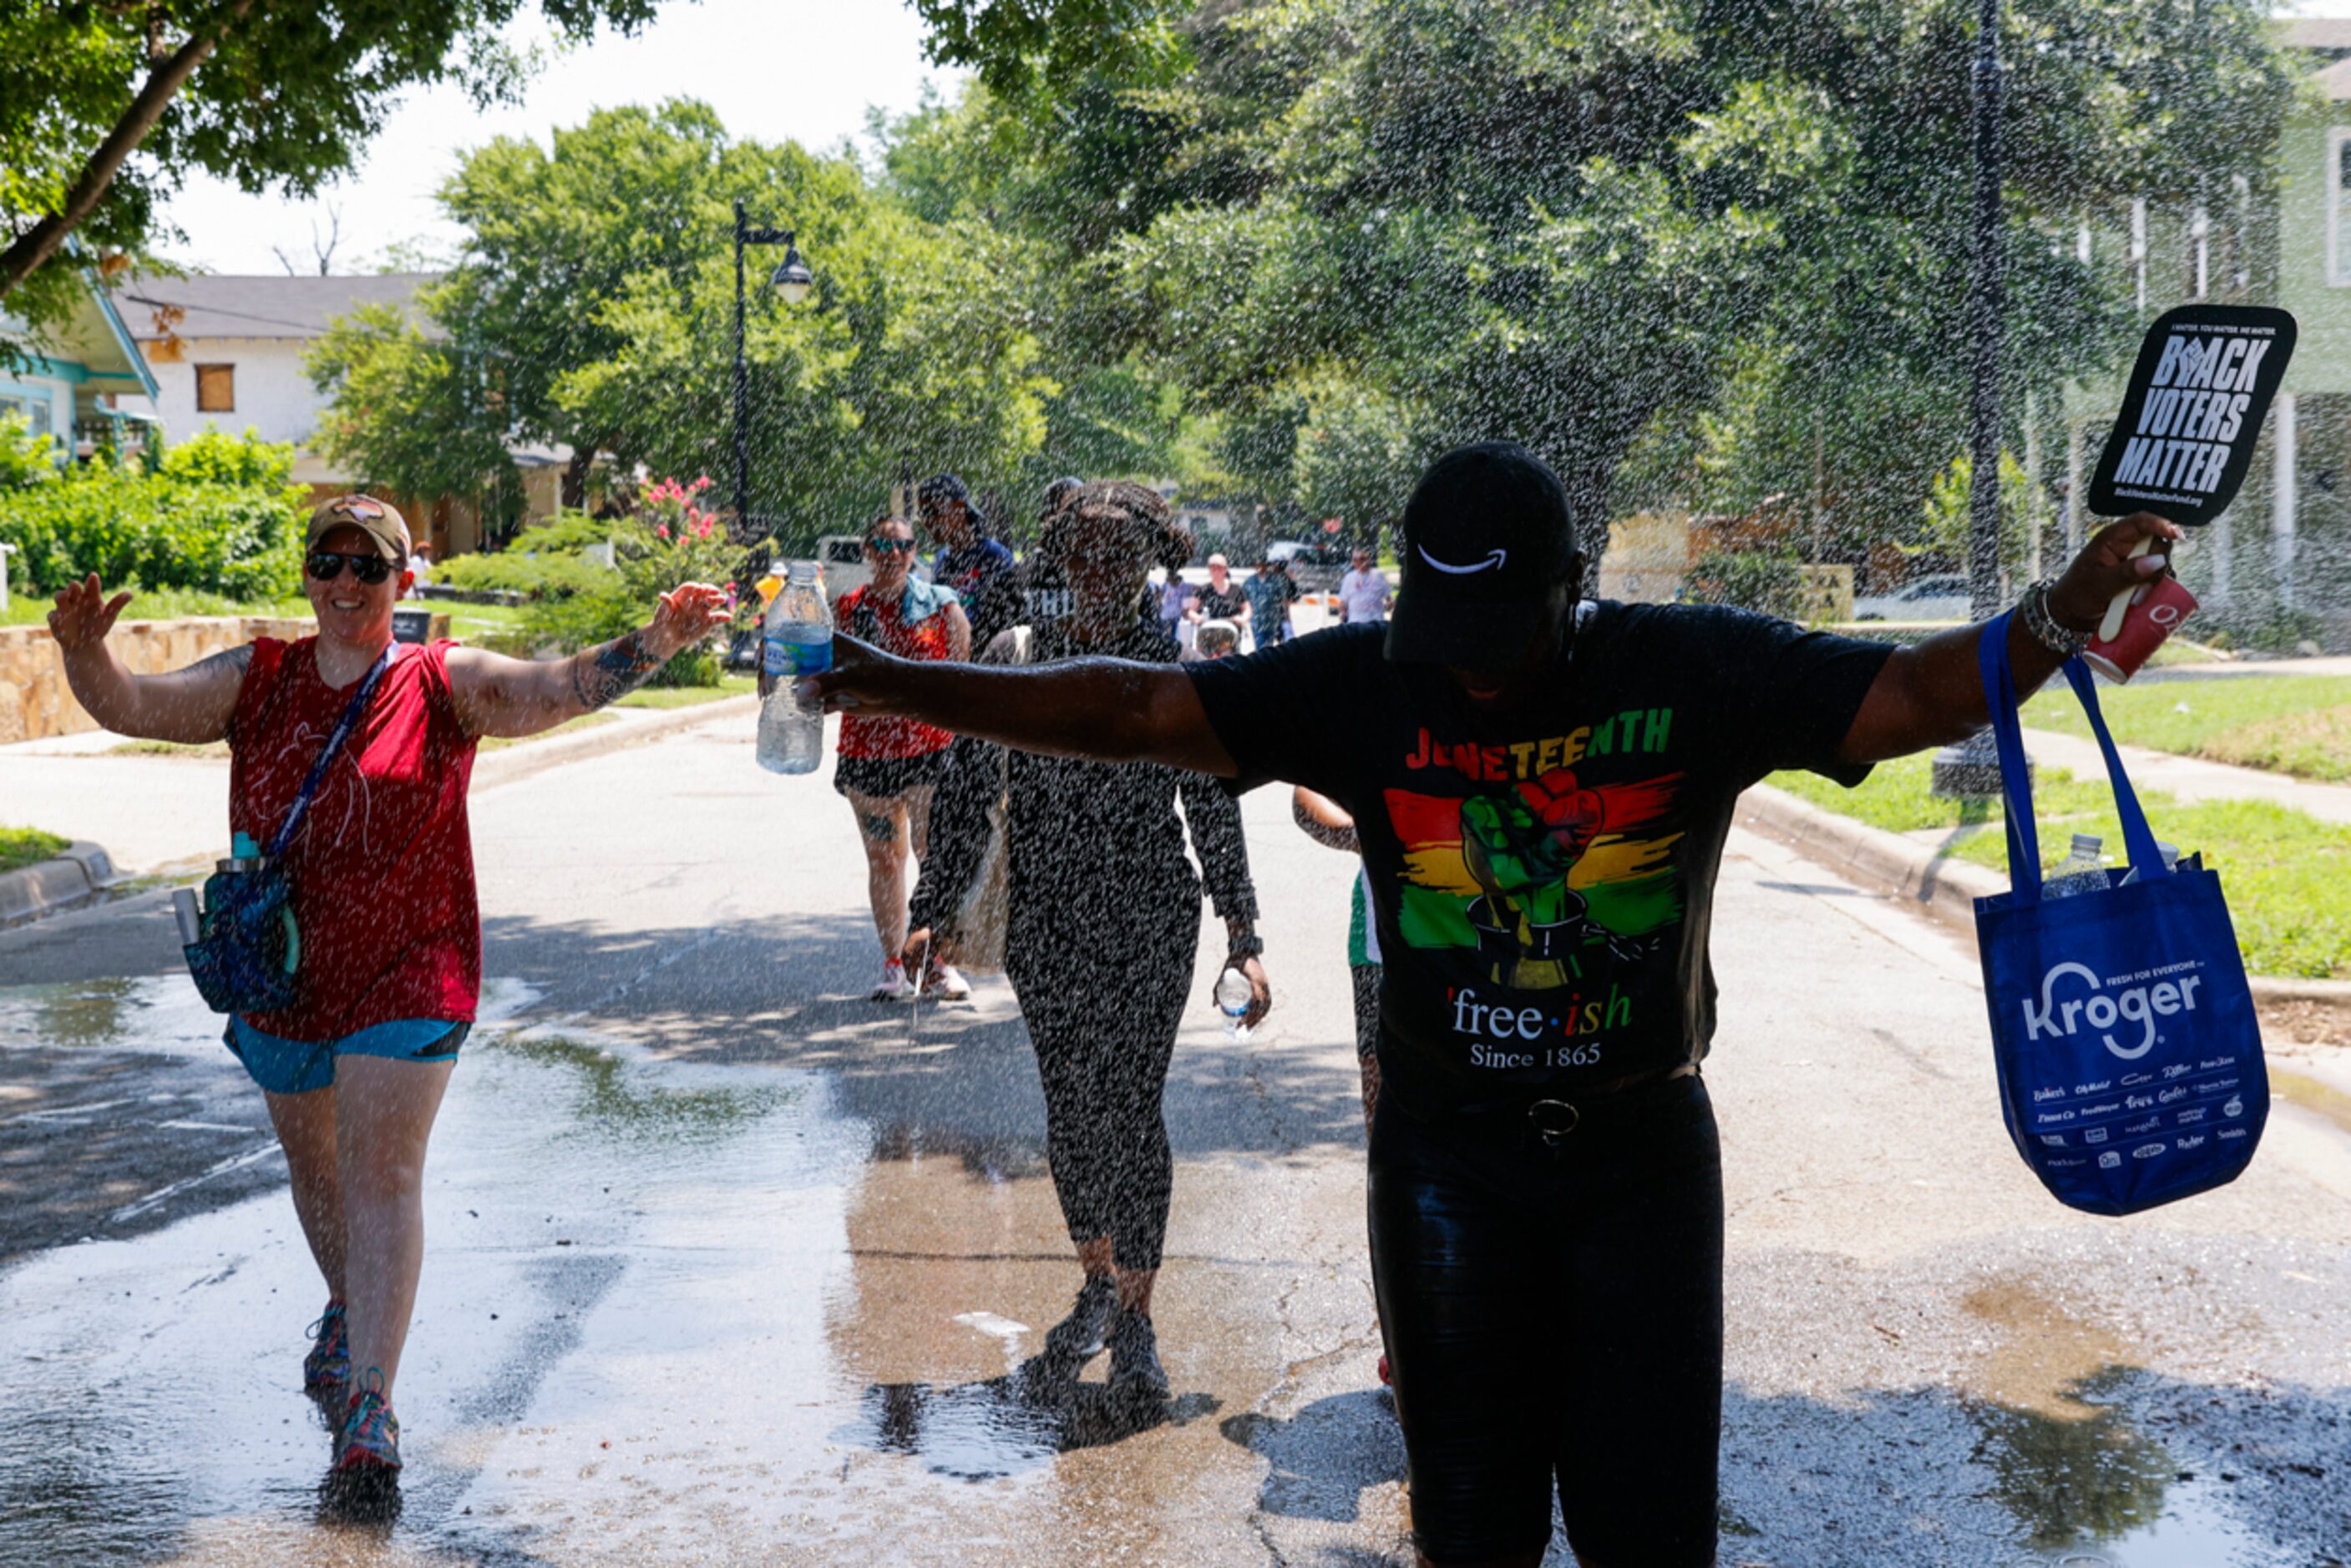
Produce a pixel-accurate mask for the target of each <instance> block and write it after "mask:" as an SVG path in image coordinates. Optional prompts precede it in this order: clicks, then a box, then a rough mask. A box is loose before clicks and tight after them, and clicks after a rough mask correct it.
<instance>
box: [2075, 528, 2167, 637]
mask: <svg viewBox="0 0 2351 1568" xmlns="http://www.w3.org/2000/svg"><path fill="white" fill-rule="evenodd" d="M2182 536H2183V533H2182V530H2181V528H2180V526H2179V524H2177V523H2174V522H2171V521H2170V520H2168V518H2163V517H2158V516H2157V515H2156V514H2154V513H2152V512H2140V513H2136V514H2133V515H2131V516H2128V517H2126V518H2124V519H2123V520H2122V521H2121V522H2119V523H2109V524H2106V525H2105V527H2104V528H2101V529H2099V530H2098V531H2097V533H2096V534H2095V535H2092V536H2091V538H2090V542H2089V543H2088V544H2086V545H2083V546H2082V553H2081V554H2080V555H2078V556H2074V559H2073V563H2072V564H2071V565H2069V566H2067V567H2066V568H2065V575H2064V576H2062V577H2060V578H2058V579H2057V581H2056V583H2055V584H2054V585H2053V586H2052V587H2051V588H2050V590H2049V613H2050V615H2051V616H2052V617H2053V618H2055V619H2056V620H2057V622H2058V623H2059V624H2060V625H2062V626H2067V627H2071V628H2074V629H2075V630H2077V631H2089V630H2091V629H2093V628H2095V627H2096V626H2097V624H2098V621H2099V618H2101V617H2103V616H2104V615H2105V613H2106V607H2107V606H2108V605H2109V604H2112V603H2113V602H2114V598H2115V596H2116V595H2117V594H2123V593H2128V592H2130V591H2131V590H2133V589H2135V588H2142V587H2146V586H2147V584H2148V583H2150V582H2152V581H2153V580H2154V579H2155V578H2157V577H2159V576H2162V575H2163V574H2164V573H2165V572H2167V571H2169V570H2170V569H2171V546H2172V545H2174V544H2176V543H2177V542H2178V541H2179V539H2180V538H2181V537H2182ZM2143 540H2151V541H2153V542H2154V545H2155V547H2154V548H2153V549H2150V550H2147V551H2146V552H2145V553H2144V554H2134V552H2136V551H2137V550H2138V549H2139V545H2140V542H2141V541H2143Z"/></svg>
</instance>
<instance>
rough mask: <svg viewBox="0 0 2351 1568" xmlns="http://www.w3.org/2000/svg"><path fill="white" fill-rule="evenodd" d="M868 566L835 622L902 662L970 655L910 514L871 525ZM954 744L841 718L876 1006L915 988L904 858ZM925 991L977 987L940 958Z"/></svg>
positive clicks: (914, 727)
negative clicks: (872, 946)
mask: <svg viewBox="0 0 2351 1568" xmlns="http://www.w3.org/2000/svg"><path fill="white" fill-rule="evenodd" d="M865 564H866V566H869V567H870V568H871V569H872V573H873V576H872V580H871V581H869V582H868V583H866V584H865V586H864V587H859V588H852V590H850V591H849V592H848V593H845V594H843V595H841V597H839V598H837V599H835V600H833V601H832V624H833V625H835V626H837V627H839V628H841V629H842V630H843V631H847V632H849V633H851V634H852V635H853V636H856V637H858V638H861V639H863V640H865V641H866V642H869V643H872V644H873V645H874V646H875V647H878V648H883V649H888V650H889V651H890V652H892V653H894V654H896V655H897V656H898V657H899V658H901V659H969V658H970V657H971V621H970V620H969V619H968V618H967V617H966V616H965V615H964V611H963V606H962V605H961V604H960V603H959V602H957V600H956V596H955V590H954V589H952V588H947V587H940V586H938V585H936V584H934V583H926V582H922V581H919V580H917V579H916V578H915V576H914V529H913V528H912V527H911V526H909V525H908V524H907V523H906V521H905V520H904V518H901V517H888V516H884V517H882V518H880V519H878V520H876V521H875V523H874V524H873V526H872V527H871V528H868V529H867V530H866V531H865ZM954 743H955V737H954V736H953V735H951V734H949V733H948V732H946V731H945V730H941V729H936V728H935V727H933V726H932V725H929V724H925V723H920V722H916V721H914V720H913V719H899V718H891V717H868V716H864V715H861V714H856V713H844V714H842V715H841V756H840V759H839V761H838V762H836V763H834V765H833V774H832V787H833V788H835V789H837V790H839V791H840V792H841V794H844V795H846V796H848V797H849V805H850V809H851V810H852V811H854V812H856V813H857V835H858V839H859V841H860V842H861V843H862V844H863V845H864V846H865V893H866V898H868V900H869V901H870V902H871V903H872V906H873V929H874V932H875V934H877V935H878V936H880V937H881V939H882V980H881V983H879V984H878V985H876V986H875V987H874V988H873V1000H874V1001H876V1002H904V1001H908V1000H910V999H912V998H913V997H914V994H915V986H914V981H912V980H911V979H909V978H908V977H907V974H906V967H905V964H904V961H903V960H902V959H901V958H900V956H899V955H900V954H902V953H904V951H905V950H906V892H907V888H906V862H907V858H908V855H909V853H910V852H911V853H912V856H913V857H914V859H917V860H919V859H921V858H922V857H923V856H924V855H925V854H926V853H927V852H928V850H929V837H930V826H931V794H932V792H933V791H934V789H935V788H936V786H937V784H938V782H939V775H940V774H941V773H942V772H943V771H944V768H945V765H946V760H947V748H948V747H949V746H951V745H953V744H954ZM923 989H924V990H925V991H928V992H935V993H938V994H942V995H946V996H949V997H953V998H956V999H957V1000H960V999H962V998H963V997H966V996H968V995H969V994H970V993H971V988H970V987H969V986H967V985H966V984H965V983H964V980H963V977H962V976H961V975H959V974H957V973H956V972H955V971H954V970H953V969H951V968H949V967H948V966H947V965H946V964H945V963H942V962H940V961H938V960H936V959H935V958H934V959H933V960H932V961H931V962H930V964H929V966H928V968H927V971H926V972H925V975H924V981H923Z"/></svg>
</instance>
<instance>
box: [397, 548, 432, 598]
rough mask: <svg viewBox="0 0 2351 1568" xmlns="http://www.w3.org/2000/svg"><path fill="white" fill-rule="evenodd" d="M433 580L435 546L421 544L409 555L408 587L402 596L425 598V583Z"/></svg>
mask: <svg viewBox="0 0 2351 1568" xmlns="http://www.w3.org/2000/svg"><path fill="white" fill-rule="evenodd" d="M432 580H433V546H432V545H422V544H420V545H417V546H416V548H415V550H414V551H413V553H412V554H411V555H410V556H409V557H408V588H407V590H406V591H405V592H404V593H402V595H401V596H400V597H402V598H404V599H421V598H423V597H424V585H425V584H427V583H429V582H431V581H432Z"/></svg>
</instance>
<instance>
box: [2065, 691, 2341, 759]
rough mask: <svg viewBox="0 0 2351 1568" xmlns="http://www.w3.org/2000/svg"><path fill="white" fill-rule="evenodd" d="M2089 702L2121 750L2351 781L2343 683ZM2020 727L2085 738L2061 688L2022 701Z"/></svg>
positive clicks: (2109, 696) (2104, 694)
mask: <svg viewBox="0 0 2351 1568" xmlns="http://www.w3.org/2000/svg"><path fill="white" fill-rule="evenodd" d="M2098 705H2099V707H2100V708H2101V709H2103V710H2104V711H2105V715H2106V727H2107V728H2108V729H2110V730H2112V731H2113V732H2114V733H2115V739H2116V740H2117V741H2120V742H2125V743H2126V744H2129V745H2134V746H2147V747H2149V748H2151V749H2153V750H2155V751H2158V752H2174V753H2179V754H2180V755H2183V756H2192V757H2206V758H2209V759H2210V760H2211V761H2213V762H2218V763H2237V764H2238V765H2239V766H2241V767H2250V768H2264V769H2267V770H2269V771H2271V772H2273V773H2282V774H2293V775H2294V776H2295V777H2296V778H2306V779H2316V780H2320V781H2322V782H2325V783H2332V784H2339V783H2343V782H2345V781H2346V780H2351V677H2343V676H2323V675H2230V676H2216V677H2214V678H2212V679H2210V680H2167V681H2161V682H2158V683H2157V684H2154V685H2151V686H2120V687H2108V688H2106V689H2105V691H2101V692H2099V693H2098ZM2024 722H2025V723H2027V724H2028V725H2031V726H2032V727H2034V728H2036V729H2043V730H2054V731H2057V732H2060V733H2063V734H2068V735H2087V734H2088V733H2089V732H2090V725H2089V721H2088V719H2087V718H2085V716H2084V714H2083V712H2082V705H2081V704H2080V703H2079V702H2078V701H2075V700H2074V693H2073V691H2071V690H2070V689H2060V690H2057V691H2043V692H2042V693H2041V694H2040V695H2039V696H2037V697H2035V698H2034V699H2033V700H2032V701H2031V702H2029V703H2027V704H2026V705H2025V709H2024Z"/></svg>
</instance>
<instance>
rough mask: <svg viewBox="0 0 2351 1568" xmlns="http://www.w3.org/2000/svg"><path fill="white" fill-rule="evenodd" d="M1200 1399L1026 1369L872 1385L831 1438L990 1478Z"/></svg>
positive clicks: (1198, 1404)
mask: <svg viewBox="0 0 2351 1568" xmlns="http://www.w3.org/2000/svg"><path fill="white" fill-rule="evenodd" d="M1216 1412H1217V1400H1216V1399H1215V1397H1212V1396H1210V1395H1207V1394H1185V1395H1179V1396H1177V1397H1175V1398H1173V1399H1152V1398H1137V1397H1133V1396H1129V1395H1123V1394H1119V1393H1114V1392H1113V1391H1112V1390H1111V1388H1110V1387H1109V1386H1106V1385H1104V1384H1101V1383H1084V1382H1079V1381H1076V1380H1073V1379H1056V1378H1051V1377H1040V1376H1035V1375H1034V1374H1033V1373H1032V1372H1031V1370H1030V1368H1029V1366H1020V1367H1016V1368H1014V1369H1013V1370H1012V1371H1010V1372H1008V1373H1005V1374H1004V1375H1003V1376H1000V1377H990V1378H987V1379H985V1380H983V1381H979V1382H975V1383H958V1384H949V1385H937V1384H930V1383H877V1384H874V1385H872V1386H869V1387H868V1388H867V1389H866V1390H865V1393H864V1396H863V1409H862V1412H861V1414H860V1417H859V1419H858V1421H857V1422H856V1423H855V1424H854V1425H852V1426H851V1427H848V1428H844V1429H843V1430H841V1432H839V1433H837V1434H835V1437H834V1440H835V1441H837V1442H843V1443H853V1444H855V1445H857V1446H858V1447H860V1448H863V1449H872V1451H874V1452H876V1453H883V1454H906V1455H910V1456H912V1457H914V1458H916V1459H920V1460H922V1461H923V1465H924V1468H925V1469H928V1470H930V1471H931V1472H932V1473H933V1474H934V1475H943V1476H947V1477H950V1478H952V1479H954V1480H970V1481H980V1480H997V1479H998V1478H999V1477H1002V1476H1009V1475H1018V1474H1020V1473H1021V1472H1023V1471H1025V1470H1031V1469H1037V1468H1039V1467H1040V1466H1042V1465H1045V1464H1049V1463H1050V1462H1051V1460H1052V1459H1054V1458H1055V1457H1056V1456H1058V1455H1061V1454H1068V1453H1075V1452H1077V1451H1078V1450H1079V1449H1098V1448H1102V1447H1106V1446H1107V1445H1109V1444H1112V1443H1117V1442H1123V1441H1124V1440H1125V1439H1126V1438H1132V1437H1135V1436H1137V1435H1138V1434H1140V1433H1144V1432H1148V1431H1153V1430H1155V1429H1156V1428H1161V1427H1168V1426H1175V1427H1181V1426H1187V1425H1189V1424H1190V1423H1191V1422H1194V1421H1196V1420H1198V1419H1200V1418H1201V1417H1205V1416H1213V1415H1215V1414H1216Z"/></svg>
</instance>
